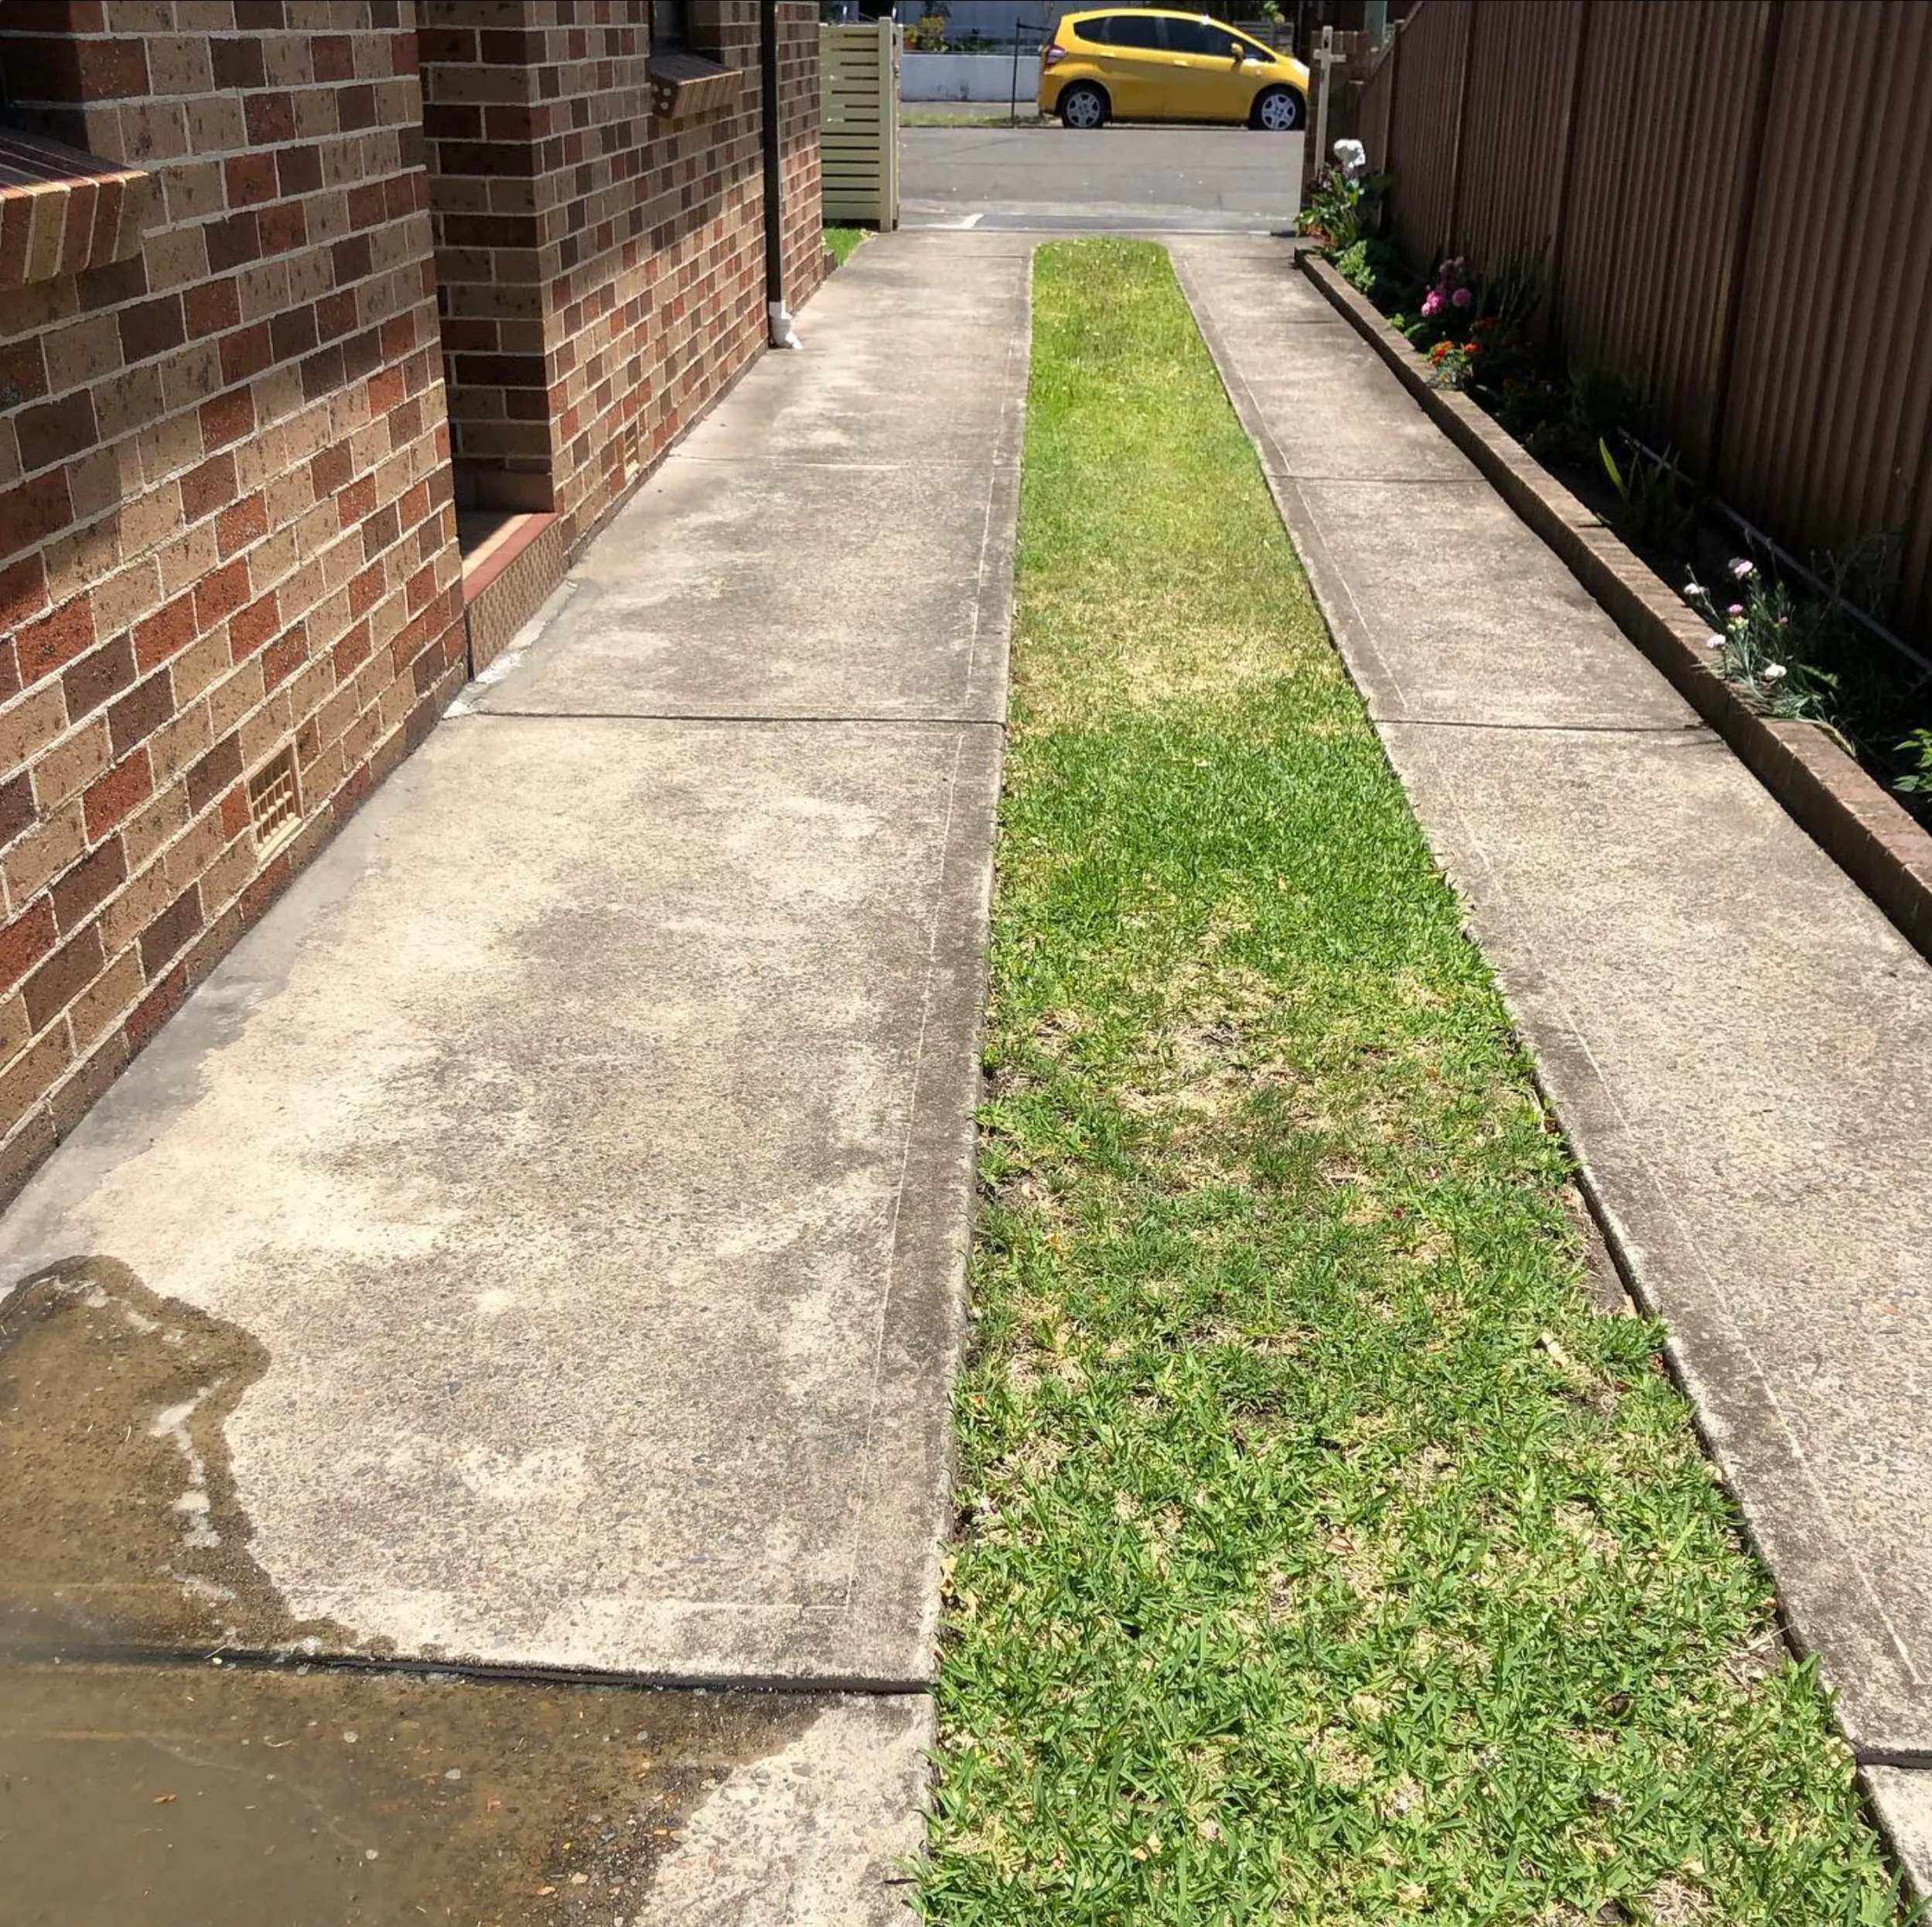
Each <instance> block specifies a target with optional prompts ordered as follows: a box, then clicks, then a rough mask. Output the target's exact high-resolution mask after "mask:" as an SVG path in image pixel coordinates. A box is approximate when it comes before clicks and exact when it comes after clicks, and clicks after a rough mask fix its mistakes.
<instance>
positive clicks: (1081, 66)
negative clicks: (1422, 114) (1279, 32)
mask: <svg viewBox="0 0 1932 1927" xmlns="http://www.w3.org/2000/svg"><path fill="white" fill-rule="evenodd" d="M1039 111H1041V112H1042V113H1043V114H1058V115H1059V116H1060V119H1061V120H1062V121H1063V122H1064V123H1065V124H1066V125H1067V126H1068V127H1104V125H1106V124H1107V122H1108V121H1109V120H1121V121H1232V122H1233V123H1234V125H1237V126H1245V127H1261V128H1267V129H1268V130H1269V132H1272V133H1277V134H1286V133H1289V132H1292V130H1293V129H1295V128H1298V127H1299V126H1301V125H1302V122H1303V121H1304V120H1305V119H1306V116H1307V113H1308V69H1307V68H1306V67H1303V66H1302V63H1301V62H1300V61H1299V60H1292V59H1290V58H1289V56H1288V55H1287V54H1285V53H1276V52H1275V50H1274V49H1273V48H1272V47H1268V46H1263V45H1262V44H1261V42H1260V41H1258V40H1251V39H1249V38H1248V36H1247V35H1246V34H1244V33H1237V32H1235V31H1234V29H1233V28H1232V27H1231V26H1224V25H1223V23H1222V22H1220V21H1219V20H1216V19H1210V17H1209V16H1208V15H1207V14H1204V13H1166V12H1156V11H1155V9H1152V8H1151V7H1132V8H1123V7H1113V8H1110V9H1105V10H1103V11H1097V12H1092V13H1070V14H1067V15H1065V17H1064V18H1063V19H1062V20H1061V22H1060V26H1059V28H1058V29H1057V30H1056V32H1055V33H1054V35H1053V39H1050V41H1048V42H1047V43H1046V46H1043V48H1042V49H1041V50H1040V56H1039Z"/></svg>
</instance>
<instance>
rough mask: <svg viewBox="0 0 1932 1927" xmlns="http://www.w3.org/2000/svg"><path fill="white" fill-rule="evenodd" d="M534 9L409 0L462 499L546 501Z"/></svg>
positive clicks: (520, 0) (523, 506)
mask: <svg viewBox="0 0 1932 1927" xmlns="http://www.w3.org/2000/svg"><path fill="white" fill-rule="evenodd" d="M534 10H535V9H534V5H532V4H526V0H500V3H499V4H497V5H490V6H479V5H476V0H418V6H417V15H418V46H419V47H420V50H421V55H422V91H423V134H424V138H425V142H426V143H427V158H428V168H429V196H430V212H431V217H432V224H433V227H434V232H435V244H436V280H437V302H438V306H439V309H440V310H441V313H442V337H443V352H444V369H443V372H444V380H445V390H446V392H447V395H448V397H449V432H450V451H451V454H452V459H453V461H454V464H455V467H456V497H457V501H458V504H459V506H460V507H465V508H467V507H473V506H475V505H477V504H480V505H481V506H483V507H486V508H500V509H512V510H541V509H547V508H548V507H550V506H551V483H550V470H551V432H550V398H549V387H550V379H549V375H548V371H547V368H546V366H545V361H544V302H543V294H542V289H541V278H540V276H539V273H538V227H537V205H536V191H537V181H536V179H535V176H536V173H537V166H538V158H537V151H536V146H535V142H534V127H535V125H536V123H537V119H538V115H537V114H536V113H535V112H534V111H533V107H532V96H531V89H532V88H533V87H534V86H535V85H537V84H538V71H539V67H540V65H541V60H542V57H543V36H542V35H541V34H539V33H537V32H531V31H530V30H528V26H527V22H528V19H529V18H530V16H531V15H532V13H533V12H534ZM548 12H551V13H552V14H555V12H557V9H556V8H555V6H551V7H550V8H549V9H548Z"/></svg>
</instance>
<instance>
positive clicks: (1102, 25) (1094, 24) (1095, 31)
mask: <svg viewBox="0 0 1932 1927" xmlns="http://www.w3.org/2000/svg"><path fill="white" fill-rule="evenodd" d="M1113 24H1114V19H1113V16H1112V15H1111V14H1105V13H1104V14H1102V15H1101V17H1100V18H1099V19H1097V20H1076V21H1075V22H1074V39H1076V40H1085V41H1087V43H1089V44H1090V45H1091V46H1097V47H1104V46H1106V44H1107V43H1108V39H1109V38H1110V37H1111V36H1110V35H1109V33H1108V29H1109V28H1111V26H1113Z"/></svg>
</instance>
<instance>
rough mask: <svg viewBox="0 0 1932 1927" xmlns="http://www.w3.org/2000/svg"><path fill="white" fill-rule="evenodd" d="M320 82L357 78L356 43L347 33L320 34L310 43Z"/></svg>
mask: <svg viewBox="0 0 1932 1927" xmlns="http://www.w3.org/2000/svg"><path fill="white" fill-rule="evenodd" d="M309 46H310V47H311V49H312V50H313V54H314V59H315V63H316V79H317V80H325V81H326V80H353V79H354V78H355V73H356V52H355V43H353V41H352V40H351V39H350V38H349V36H348V35H347V34H346V33H319V34H317V35H316V37H315V38H314V39H312V41H311V42H310V43H309Z"/></svg>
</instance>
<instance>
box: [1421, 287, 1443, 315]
mask: <svg viewBox="0 0 1932 1927" xmlns="http://www.w3.org/2000/svg"><path fill="white" fill-rule="evenodd" d="M1422 312H1423V313H1424V314H1425V315H1436V314H1440V313H1442V290H1441V289H1439V288H1432V289H1430V290H1429V292H1428V293H1427V294H1425V296H1423V297H1422Z"/></svg>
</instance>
